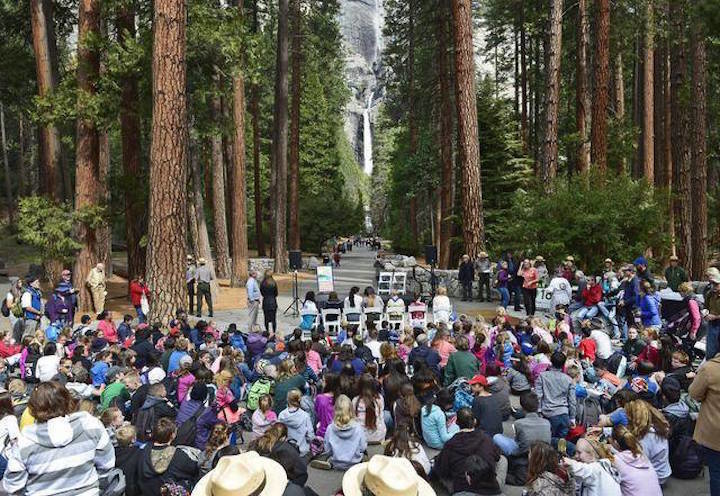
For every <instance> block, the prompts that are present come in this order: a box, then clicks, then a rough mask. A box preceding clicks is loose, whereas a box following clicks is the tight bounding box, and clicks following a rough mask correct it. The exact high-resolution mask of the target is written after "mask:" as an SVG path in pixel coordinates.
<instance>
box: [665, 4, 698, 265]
mask: <svg viewBox="0 0 720 496" xmlns="http://www.w3.org/2000/svg"><path fill="white" fill-rule="evenodd" d="M686 8H687V7H686V4H685V2H680V1H672V2H670V17H669V18H670V40H671V43H672V46H671V48H670V67H671V70H672V75H671V77H672V82H671V87H670V93H671V94H670V98H671V105H672V109H671V112H672V115H671V121H672V164H673V193H674V196H673V198H674V202H673V210H674V211H675V233H676V238H675V239H676V242H677V243H678V256H679V257H680V259H681V260H682V261H683V262H684V263H687V264H691V263H692V235H691V222H692V205H691V203H690V201H688V199H689V198H690V159H691V157H690V144H689V130H690V121H689V111H690V109H689V108H688V105H687V99H686V97H685V96H684V93H685V91H687V69H686V65H687V60H686V51H685V42H684V41H683V40H684V37H685V12H686Z"/></svg>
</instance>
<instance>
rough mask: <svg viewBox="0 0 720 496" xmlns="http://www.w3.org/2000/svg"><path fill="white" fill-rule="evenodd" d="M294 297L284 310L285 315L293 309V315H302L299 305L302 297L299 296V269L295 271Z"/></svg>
mask: <svg viewBox="0 0 720 496" xmlns="http://www.w3.org/2000/svg"><path fill="white" fill-rule="evenodd" d="M292 289H293V293H292V294H293V299H292V302H291V303H290V305H288V307H287V308H286V309H285V311H284V312H283V315H287V313H288V312H289V311H290V309H292V314H291V315H292V316H293V317H299V316H300V310H299V307H298V305H299V304H300V298H299V296H298V273H297V270H294V271H293V287H292Z"/></svg>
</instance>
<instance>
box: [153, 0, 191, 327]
mask: <svg viewBox="0 0 720 496" xmlns="http://www.w3.org/2000/svg"><path fill="white" fill-rule="evenodd" d="M153 17H154V18H153V79H152V80H153V109H152V141H151V145H150V221H149V226H148V250H147V280H148V286H149V288H150V291H151V306H150V319H151V320H160V321H161V322H163V323H167V322H168V321H169V320H170V319H171V318H172V317H173V316H174V314H175V312H176V310H177V309H178V308H183V307H184V306H185V303H186V301H187V295H186V292H187V287H186V285H185V255H186V251H185V250H186V242H187V223H186V222H185V219H186V212H187V207H186V204H187V194H186V192H187V189H186V188H187V165H188V164H187V139H188V129H187V94H186V74H185V70H186V60H185V56H186V31H185V27H186V21H187V10H186V4H185V2H182V1H180V0H155V2H154V16H153Z"/></svg>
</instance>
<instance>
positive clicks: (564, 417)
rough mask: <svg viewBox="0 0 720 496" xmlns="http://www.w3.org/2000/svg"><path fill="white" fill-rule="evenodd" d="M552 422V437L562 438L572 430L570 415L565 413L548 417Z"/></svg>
mask: <svg viewBox="0 0 720 496" xmlns="http://www.w3.org/2000/svg"><path fill="white" fill-rule="evenodd" d="M547 419H548V421H549V422H550V432H551V433H552V437H554V438H555V437H556V438H561V437H565V436H567V434H568V432H570V415H568V414H567V413H563V414H561V415H555V416H554V417H547Z"/></svg>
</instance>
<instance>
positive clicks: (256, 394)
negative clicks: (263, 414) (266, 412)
mask: <svg viewBox="0 0 720 496" xmlns="http://www.w3.org/2000/svg"><path fill="white" fill-rule="evenodd" d="M272 386H273V381H272V380H271V379H266V378H265V377H261V378H260V379H258V380H257V381H255V382H253V385H252V386H250V392H249V393H248V397H247V407H248V410H251V411H252V410H257V407H258V401H259V400H260V398H261V397H262V396H263V395H265V394H270V391H271V390H272Z"/></svg>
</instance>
